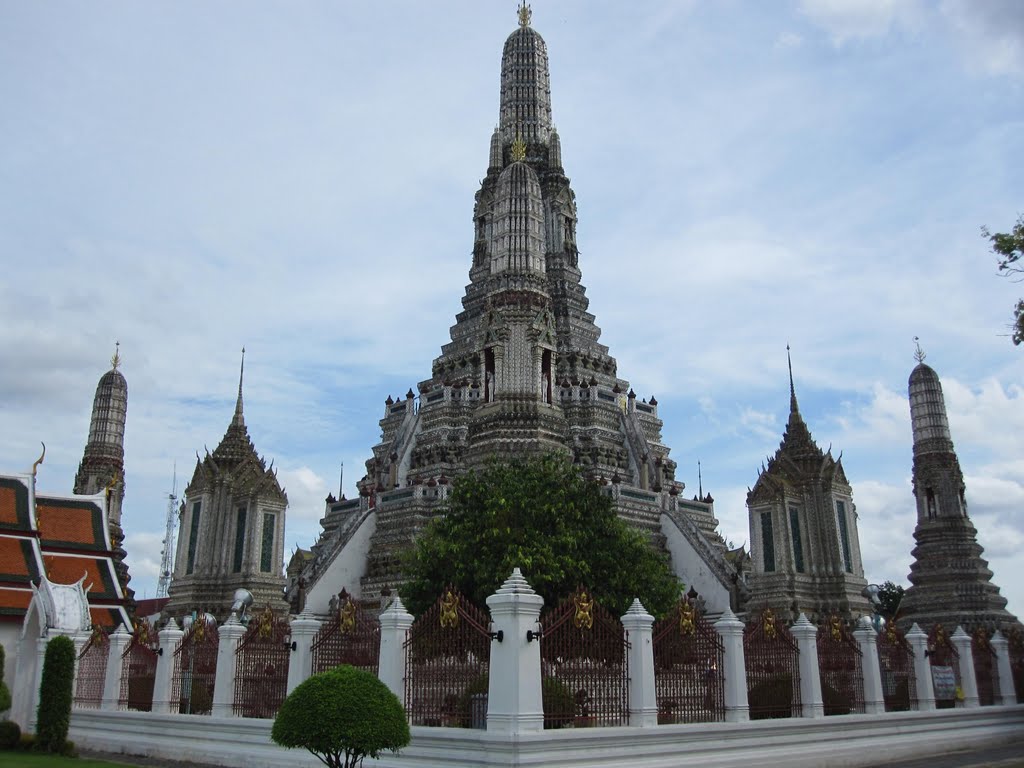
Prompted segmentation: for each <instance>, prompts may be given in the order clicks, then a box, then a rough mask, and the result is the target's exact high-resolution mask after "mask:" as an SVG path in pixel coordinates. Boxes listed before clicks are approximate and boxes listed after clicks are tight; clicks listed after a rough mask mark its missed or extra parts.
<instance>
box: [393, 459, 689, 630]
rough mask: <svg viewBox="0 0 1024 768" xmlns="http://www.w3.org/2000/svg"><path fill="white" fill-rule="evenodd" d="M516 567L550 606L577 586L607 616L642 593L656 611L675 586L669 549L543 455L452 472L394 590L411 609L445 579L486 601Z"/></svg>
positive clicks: (420, 606)
mask: <svg viewBox="0 0 1024 768" xmlns="http://www.w3.org/2000/svg"><path fill="white" fill-rule="evenodd" d="M517 566H518V567H519V568H521V569H522V572H523V576H525V577H526V579H527V581H529V582H530V585H531V586H532V587H533V588H534V589H535V590H536V591H537V592H538V594H540V595H541V596H542V597H543V598H544V601H545V603H546V604H547V605H549V606H551V605H556V604H557V603H559V602H560V601H561V600H563V599H564V598H566V597H567V596H568V595H569V594H570V593H572V592H573V591H574V590H575V589H576V587H577V586H584V587H586V588H587V589H589V590H590V591H591V593H592V594H593V595H594V597H595V598H596V599H597V601H598V602H599V603H600V604H601V605H603V606H605V607H606V608H607V609H608V610H610V611H612V612H613V613H616V612H617V613H618V614H622V613H625V611H626V609H627V608H628V607H629V605H630V604H631V603H632V602H633V599H634V598H640V601H641V602H642V603H643V604H644V607H645V608H647V610H648V611H650V612H651V613H653V614H655V615H658V616H660V615H664V614H665V613H667V612H668V611H670V610H671V609H672V607H673V606H674V605H675V604H676V602H677V601H678V599H679V595H680V593H681V590H682V584H680V582H679V580H678V579H677V578H676V577H675V575H674V574H673V573H672V570H671V568H670V567H669V564H668V557H667V555H666V554H664V553H659V552H656V551H655V550H654V549H653V548H652V547H651V546H650V544H649V543H648V540H647V537H646V536H645V535H644V534H643V533H641V532H639V531H637V530H635V529H633V528H631V527H629V525H627V524H626V523H624V522H623V521H622V520H620V519H619V518H618V516H617V515H616V514H615V510H614V509H613V508H612V503H611V499H610V498H609V496H608V495H606V494H605V493H603V492H602V490H601V487H600V486H599V485H597V484H596V483H594V482H590V481H587V480H584V479H583V477H582V476H581V475H580V473H579V471H578V470H577V469H576V468H575V467H574V466H573V465H572V464H571V463H570V462H569V460H568V459H567V458H566V457H564V456H561V455H558V454H550V455H546V456H540V457H531V458H520V459H515V460H512V461H510V462H503V463H499V462H494V463H492V464H490V465H489V466H488V467H486V468H485V469H484V470H483V471H480V472H471V473H469V474H467V475H463V476H462V477H460V478H458V479H457V480H456V481H455V483H454V485H453V487H452V491H451V494H450V496H449V497H448V502H447V506H446V509H445V514H444V516H443V517H439V518H437V519H435V520H433V521H432V522H431V523H430V525H428V526H427V528H426V530H425V531H424V533H423V535H422V536H420V538H419V539H418V540H417V542H416V545H415V547H414V549H413V550H412V552H411V553H410V556H409V558H408V559H407V562H406V566H405V572H406V576H407V578H408V581H407V583H406V584H405V585H404V586H403V587H402V588H401V590H400V592H401V595H402V599H403V600H404V601H405V604H406V606H408V608H409V610H410V611H412V612H413V613H414V614H416V615H419V614H421V613H423V612H424V611H425V610H426V609H427V608H429V607H430V606H431V605H432V604H433V603H434V601H435V600H436V599H437V598H438V596H439V595H440V594H441V592H442V590H443V589H444V588H445V587H446V586H447V585H449V584H450V585H452V586H454V587H456V588H457V589H458V590H459V591H461V592H462V593H463V594H464V595H465V596H466V597H467V598H468V599H470V600H471V601H473V602H474V603H476V604H477V605H483V604H484V601H485V600H486V598H487V597H489V596H490V595H492V594H493V593H494V592H495V591H496V590H497V589H498V587H500V586H501V584H502V583H503V582H504V581H505V579H507V578H508V576H509V574H510V573H512V569H513V568H515V567H517Z"/></svg>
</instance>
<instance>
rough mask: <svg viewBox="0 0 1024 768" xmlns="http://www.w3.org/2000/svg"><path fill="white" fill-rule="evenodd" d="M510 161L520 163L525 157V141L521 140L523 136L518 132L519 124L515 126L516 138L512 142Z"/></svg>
mask: <svg viewBox="0 0 1024 768" xmlns="http://www.w3.org/2000/svg"><path fill="white" fill-rule="evenodd" d="M511 152H512V154H511V157H512V162H513V163H521V162H523V161H524V160H525V159H526V142H525V141H523V136H522V134H521V133H520V132H519V126H516V138H515V140H514V141H513V142H512V150H511Z"/></svg>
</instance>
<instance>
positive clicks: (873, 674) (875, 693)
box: [853, 616, 885, 715]
mask: <svg viewBox="0 0 1024 768" xmlns="http://www.w3.org/2000/svg"><path fill="white" fill-rule="evenodd" d="M853 636H854V638H856V640H857V645H858V647H859V648H860V655H861V673H862V674H863V675H864V713H865V714H867V715H874V714H878V713H880V712H885V692H884V691H883V690H882V670H881V667H879V665H878V635H876V634H875V628H874V627H873V626H871V619H869V618H868V617H867V616H861V617H860V620H859V621H858V622H857V628H856V629H855V630H854V631H853Z"/></svg>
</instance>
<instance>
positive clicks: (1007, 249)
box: [981, 215, 1024, 344]
mask: <svg viewBox="0 0 1024 768" xmlns="http://www.w3.org/2000/svg"><path fill="white" fill-rule="evenodd" d="M981 234H982V236H983V237H985V238H986V239H987V240H988V241H989V242H990V243H991V244H992V253H994V254H995V255H996V258H997V259H998V262H997V264H998V267H999V273H1000V274H1001V275H1004V276H1006V277H1010V276H1013V277H1015V278H1016V279H1021V278H1017V277H1016V276H1017V275H1024V266H1021V262H1020V259H1021V256H1024V215H1021V216H1018V217H1017V223H1016V224H1014V226H1013V229H1012V230H1011V231H1009V232H996V233H994V234H993V233H992V232H989V230H988V228H987V227H982V228H981ZM1012 338H1013V343H1014V344H1021V343H1022V342H1024V300H1021V301H1018V302H1017V306H1016V308H1015V309H1014V312H1013V336H1012Z"/></svg>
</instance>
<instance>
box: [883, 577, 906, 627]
mask: <svg viewBox="0 0 1024 768" xmlns="http://www.w3.org/2000/svg"><path fill="white" fill-rule="evenodd" d="M904 592H905V590H904V589H903V587H900V586H897V585H896V584H894V583H893V582H891V581H887V582H885V583H884V584H882V586H881V587H879V589H878V603H879V605H878V612H879V613H880V614H882V616H883V617H884V618H885V620H886V621H892V620H893V619H895V618H896V613H897V612H898V611H899V609H900V603H902V602H903V594H904Z"/></svg>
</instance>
